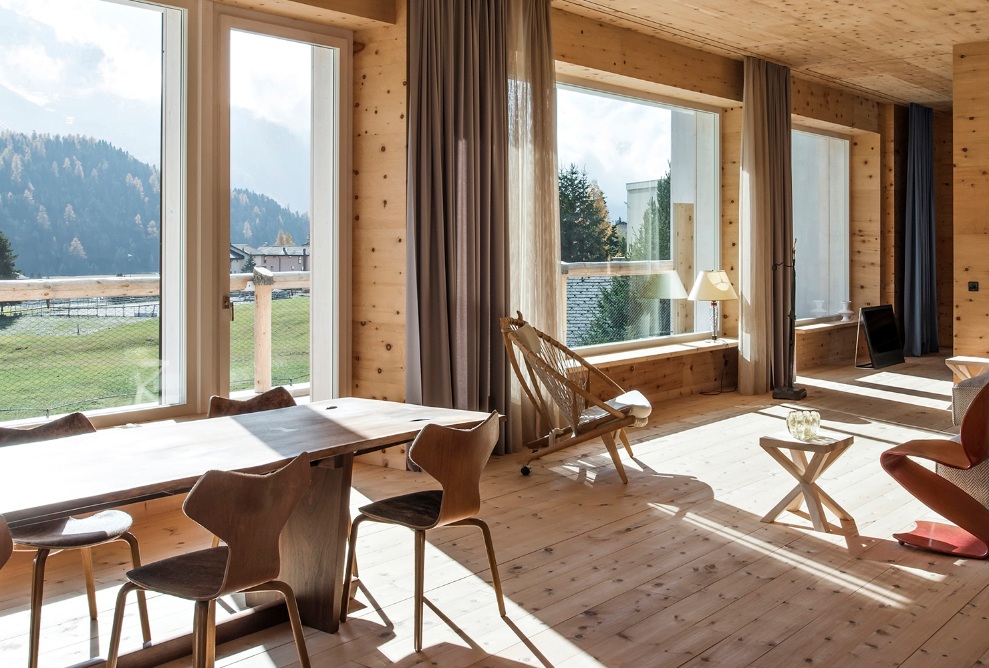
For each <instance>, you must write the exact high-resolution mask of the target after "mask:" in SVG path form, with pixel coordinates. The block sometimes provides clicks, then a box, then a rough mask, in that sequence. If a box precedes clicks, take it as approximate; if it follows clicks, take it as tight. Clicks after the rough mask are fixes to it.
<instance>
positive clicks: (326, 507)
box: [280, 455, 354, 633]
mask: <svg viewBox="0 0 989 668" xmlns="http://www.w3.org/2000/svg"><path fill="white" fill-rule="evenodd" d="M353 465H354V456H353V455H342V456H340V457H335V458H333V459H328V460H323V461H321V462H319V463H318V464H317V465H316V466H315V467H314V468H313V477H312V483H311V484H310V486H309V492H308V493H307V494H306V496H305V497H304V498H303V500H302V502H301V503H300V504H299V506H298V507H297V508H296V510H295V512H294V513H292V517H291V518H290V519H289V521H288V524H287V525H286V526H285V530H284V531H283V532H282V570H281V575H280V579H281V580H284V581H285V582H287V583H288V584H289V585H291V586H292V589H293V590H294V591H295V598H296V599H297V600H298V602H299V614H300V616H301V617H302V623H303V624H305V625H306V626H310V627H312V628H315V629H319V630H320V631H326V632H327V633H335V632H336V631H337V628H338V627H339V625H340V601H341V599H340V587H342V586H343V575H344V564H345V560H346V558H347V554H346V552H347V532H348V530H349V527H350V484H351V478H352V474H353Z"/></svg>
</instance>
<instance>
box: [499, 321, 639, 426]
mask: <svg viewBox="0 0 989 668" xmlns="http://www.w3.org/2000/svg"><path fill="white" fill-rule="evenodd" d="M501 333H502V337H503V339H504V341H505V348H506V352H507V353H508V359H509V362H510V363H511V365H512V369H513V370H514V371H515V375H516V377H517V378H518V380H519V383H520V384H521V386H522V390H523V392H525V394H526V396H528V397H529V400H530V401H531V402H532V404H533V405H534V406H535V407H536V410H538V411H539V413H540V415H541V416H542V418H543V420H544V421H546V423H547V424H555V423H556V420H554V419H553V415H552V411H551V409H550V406H549V404H548V402H547V400H546V399H545V398H544V397H543V389H544V390H545V392H546V394H548V395H549V397H550V399H551V400H552V401H553V403H554V404H555V405H556V407H557V408H558V409H559V410H560V413H562V415H563V417H564V419H565V420H566V421H567V423H568V424H569V425H570V427H571V428H572V429H573V430H574V431H575V432H576V431H577V425H578V423H579V421H580V414H581V413H583V412H584V410H585V409H587V407H588V406H590V405H597V406H600V405H601V403H600V401H599V400H598V398H597V397H595V396H594V395H593V394H592V393H591V381H592V379H593V380H594V381H595V382H597V383H600V386H601V387H603V388H607V389H608V390H609V392H611V397H609V398H614V397H616V396H618V395H620V394H622V393H624V392H625V390H624V389H622V387H621V386H619V385H618V383H616V382H615V381H613V380H612V379H611V378H609V377H608V376H607V375H605V374H604V373H603V372H601V371H599V370H598V369H597V368H595V367H594V365H592V364H591V363H590V362H588V361H587V360H585V359H584V358H583V357H581V356H580V355H578V354H577V353H576V352H574V351H573V350H571V349H570V348H567V347H566V346H565V345H563V344H562V343H560V342H559V341H557V340H556V339H554V338H553V337H551V336H550V335H548V334H546V333H544V332H541V331H539V330H538V329H536V328H535V327H533V326H532V325H530V324H529V323H527V322H526V321H525V320H524V319H523V318H522V314H521V313H519V314H518V317H517V318H511V317H505V318H502V319H501ZM516 350H517V351H518V352H516ZM519 357H521V360H522V363H521V364H519ZM523 367H524V368H525V371H524V372H523V370H522V369H523ZM540 388H543V389H540ZM604 410H606V411H608V412H612V411H610V410H609V409H607V408H605V409H604ZM614 414H615V415H616V416H617V415H618V414H617V411H615V412H614Z"/></svg>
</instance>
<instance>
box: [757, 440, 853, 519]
mask: <svg viewBox="0 0 989 668" xmlns="http://www.w3.org/2000/svg"><path fill="white" fill-rule="evenodd" d="M853 440H854V437H852V436H845V437H843V438H831V437H829V436H818V437H817V438H815V439H814V440H812V441H799V440H797V439H795V438H793V437H792V436H790V435H789V434H785V435H779V436H763V437H761V438H760V439H759V445H760V446H762V449H763V450H765V451H766V452H768V453H769V456H770V457H772V458H773V459H775V460H776V461H777V462H779V464H780V466H782V467H783V468H784V469H786V470H787V472H788V473H789V474H790V475H792V476H793V477H794V478H796V479H797V486H796V487H794V488H793V489H792V490H791V491H790V493H789V494H787V495H786V496H785V497H783V500H782V501H780V502H779V503H777V504H776V506H775V507H773V509H772V510H770V511H769V513H767V514H766V516H765V517H763V518H762V521H763V522H772V521H773V520H775V519H776V518H777V517H779V516H780V515H781V514H782V513H783V511H785V510H789V511H790V512H791V513H795V514H797V515H800V516H801V517H804V518H806V519H809V520H810V521H811V523H812V524H813V525H814V528H815V529H816V530H818V531H824V532H827V533H843V529H842V527H840V526H836V525H833V524H830V523H829V522H828V520H827V518H826V517H825V516H824V506H827V507H828V508H829V509H830V510H831V511H832V512H833V513H834V514H835V515H836V516H837V518H838V521H839V522H841V521H843V520H844V521H849V522H854V521H855V520H853V519H852V516H851V515H849V514H848V512H847V511H846V510H845V509H844V508H842V507H841V506H839V505H838V504H837V503H835V500H834V499H832V498H831V497H830V496H828V494H827V493H826V492H825V491H824V490H822V489H821V488H820V487H818V486H817V482H816V481H817V479H818V478H819V477H820V476H821V474H822V473H824V472H825V471H826V470H828V468H829V467H830V466H831V465H832V464H834V463H835V461H837V459H838V457H840V456H841V455H842V453H843V452H845V450H847V449H848V446H850V445H851V444H852V441H853ZM784 450H788V451H789V453H790V456H789V457H787V456H786V454H785V453H784V452H783V451H784ZM808 452H809V453H812V455H811V458H810V461H809V462H808V461H807V453H808ZM801 503H806V504H807V512H803V511H801V510H800V505H801Z"/></svg>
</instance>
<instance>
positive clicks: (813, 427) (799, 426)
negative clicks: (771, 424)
mask: <svg viewBox="0 0 989 668" xmlns="http://www.w3.org/2000/svg"><path fill="white" fill-rule="evenodd" d="M786 428H787V430H788V431H789V432H790V435H791V436H793V437H794V438H795V439H797V440H798V441H811V440H813V439H814V438H816V437H817V431H818V429H820V428H821V414H820V413H818V412H817V411H790V413H789V415H787V416H786Z"/></svg>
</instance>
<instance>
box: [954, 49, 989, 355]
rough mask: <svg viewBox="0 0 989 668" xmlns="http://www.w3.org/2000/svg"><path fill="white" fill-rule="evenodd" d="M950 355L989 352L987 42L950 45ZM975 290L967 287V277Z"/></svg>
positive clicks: (988, 60) (988, 107)
mask: <svg viewBox="0 0 989 668" xmlns="http://www.w3.org/2000/svg"><path fill="white" fill-rule="evenodd" d="M953 113H954V135H953V141H952V144H953V146H954V151H953V153H954V165H955V166H954V175H953V180H954V185H953V193H954V198H953V201H952V208H953V211H954V216H953V220H954V239H953V245H954V266H953V273H954V338H953V342H954V354H955V355H972V356H978V357H985V356H987V355H989V327H987V324H986V323H987V321H989V261H987V259H986V258H989V215H987V213H986V212H987V208H989V207H987V203H989V197H987V193H989V42H979V43H977V44H959V45H956V46H955V48H954V108H953ZM969 281H978V282H979V291H978V292H969V291H968V287H967V286H968V282H969Z"/></svg>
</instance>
